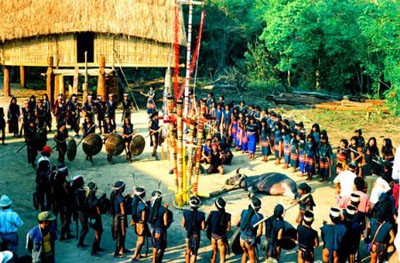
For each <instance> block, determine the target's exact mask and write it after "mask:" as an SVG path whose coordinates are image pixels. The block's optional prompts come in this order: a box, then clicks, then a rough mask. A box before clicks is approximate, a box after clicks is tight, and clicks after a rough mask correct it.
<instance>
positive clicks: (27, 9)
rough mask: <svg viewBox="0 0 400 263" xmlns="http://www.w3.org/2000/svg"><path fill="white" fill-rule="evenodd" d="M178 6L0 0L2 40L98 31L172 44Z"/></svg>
mask: <svg viewBox="0 0 400 263" xmlns="http://www.w3.org/2000/svg"><path fill="white" fill-rule="evenodd" d="M174 6H175V1H174V0H59V1H58V0H0V39H1V40H2V41H3V42H4V41H6V40H12V39H20V38H26V37H34V36H43V35H51V34H65V33H74V32H96V33H108V34H123V35H126V36H134V37H140V38H146V39H152V40H155V41H158V42H162V43H172V42H173V41H174V25H175V24H174V20H175V15H174V14H175V12H174ZM180 19H181V21H182V15H180ZM180 25H181V27H180V42H181V44H183V43H184V34H182V32H183V27H182V23H180Z"/></svg>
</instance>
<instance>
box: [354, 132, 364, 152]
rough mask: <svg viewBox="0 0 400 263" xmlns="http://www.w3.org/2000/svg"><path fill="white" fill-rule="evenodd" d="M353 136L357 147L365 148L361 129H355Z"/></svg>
mask: <svg viewBox="0 0 400 263" xmlns="http://www.w3.org/2000/svg"><path fill="white" fill-rule="evenodd" d="M354 134H355V135H354V136H355V137H356V138H357V147H362V148H364V146H365V139H364V137H363V136H362V130H361V129H357V130H355V131H354Z"/></svg>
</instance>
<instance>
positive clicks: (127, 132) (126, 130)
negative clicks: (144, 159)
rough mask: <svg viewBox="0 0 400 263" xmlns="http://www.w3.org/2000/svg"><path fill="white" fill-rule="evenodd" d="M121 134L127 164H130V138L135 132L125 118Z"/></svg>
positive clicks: (129, 121)
mask: <svg viewBox="0 0 400 263" xmlns="http://www.w3.org/2000/svg"><path fill="white" fill-rule="evenodd" d="M122 129H123V132H122V134H121V136H122V138H123V139H124V143H125V153H126V159H127V160H128V162H132V153H131V151H130V147H129V146H130V143H131V141H132V136H133V135H135V134H136V133H135V130H134V129H133V124H132V123H131V120H130V119H129V118H125V120H124V125H122Z"/></svg>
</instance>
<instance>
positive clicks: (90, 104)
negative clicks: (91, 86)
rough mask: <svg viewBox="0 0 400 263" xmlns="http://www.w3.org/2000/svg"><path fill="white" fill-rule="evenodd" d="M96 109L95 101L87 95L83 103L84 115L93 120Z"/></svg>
mask: <svg viewBox="0 0 400 263" xmlns="http://www.w3.org/2000/svg"><path fill="white" fill-rule="evenodd" d="M95 110H96V103H95V102H94V101H93V97H92V96H91V95H88V96H87V100H86V101H85V103H84V104H83V111H84V113H85V116H90V117H91V118H92V120H94V113H95Z"/></svg>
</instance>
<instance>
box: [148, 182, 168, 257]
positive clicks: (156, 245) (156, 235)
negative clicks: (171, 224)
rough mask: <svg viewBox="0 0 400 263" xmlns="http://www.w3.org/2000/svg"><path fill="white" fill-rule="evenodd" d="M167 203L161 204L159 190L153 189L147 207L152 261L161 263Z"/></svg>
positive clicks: (164, 240) (165, 233)
mask: <svg viewBox="0 0 400 263" xmlns="http://www.w3.org/2000/svg"><path fill="white" fill-rule="evenodd" d="M167 208H168V204H165V205H163V204H162V197H161V192H160V191H159V190H156V191H153V193H152V200H151V205H150V207H149V223H150V224H151V238H152V241H153V263H161V262H162V260H163V257H164V252H165V249H166V247H167V226H168V210H167Z"/></svg>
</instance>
